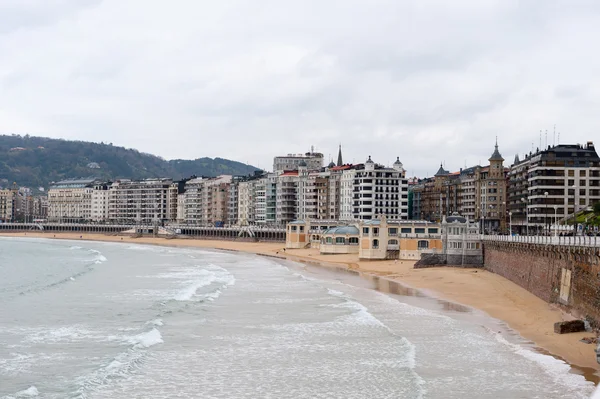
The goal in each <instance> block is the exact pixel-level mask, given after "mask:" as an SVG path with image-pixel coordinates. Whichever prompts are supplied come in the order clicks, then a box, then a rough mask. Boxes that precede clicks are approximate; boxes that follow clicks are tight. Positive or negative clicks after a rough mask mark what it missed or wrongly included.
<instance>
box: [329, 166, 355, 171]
mask: <svg viewBox="0 0 600 399" xmlns="http://www.w3.org/2000/svg"><path fill="white" fill-rule="evenodd" d="M351 167H352V165H342V166H334V167H333V168H331V169H329V170H333V171H336V170H346V169H350V168H351Z"/></svg>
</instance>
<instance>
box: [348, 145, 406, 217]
mask: <svg viewBox="0 0 600 399" xmlns="http://www.w3.org/2000/svg"><path fill="white" fill-rule="evenodd" d="M340 191H341V195H340V218H341V219H342V220H370V219H375V218H376V217H377V216H385V217H386V218H387V219H388V220H407V219H408V180H407V179H406V172H405V170H404V168H403V166H402V163H401V162H400V160H399V159H397V160H396V162H394V165H393V168H385V167H383V166H380V165H376V164H375V162H373V161H372V160H371V157H370V156H369V158H368V159H367V162H365V164H364V165H356V166H353V167H352V168H350V169H347V170H344V171H343V172H342V176H341V179H340Z"/></svg>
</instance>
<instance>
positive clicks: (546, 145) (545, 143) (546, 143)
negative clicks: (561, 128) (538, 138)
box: [544, 129, 548, 148]
mask: <svg viewBox="0 0 600 399" xmlns="http://www.w3.org/2000/svg"><path fill="white" fill-rule="evenodd" d="M545 140H546V141H545V142H544V148H548V129H546V139H545Z"/></svg>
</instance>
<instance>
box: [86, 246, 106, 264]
mask: <svg viewBox="0 0 600 399" xmlns="http://www.w3.org/2000/svg"><path fill="white" fill-rule="evenodd" d="M88 252H89V253H91V254H94V255H96V257H95V258H94V259H93V261H94V263H95V264H99V263H102V262H106V261H107V260H108V259H106V257H105V256H104V255H102V252H100V251H97V250H95V249H90V250H88Z"/></svg>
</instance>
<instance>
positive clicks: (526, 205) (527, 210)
mask: <svg viewBox="0 0 600 399" xmlns="http://www.w3.org/2000/svg"><path fill="white" fill-rule="evenodd" d="M521 201H523V203H525V229H526V230H525V231H526V235H529V206H528V205H529V204H528V203H527V199H525V198H521Z"/></svg>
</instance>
